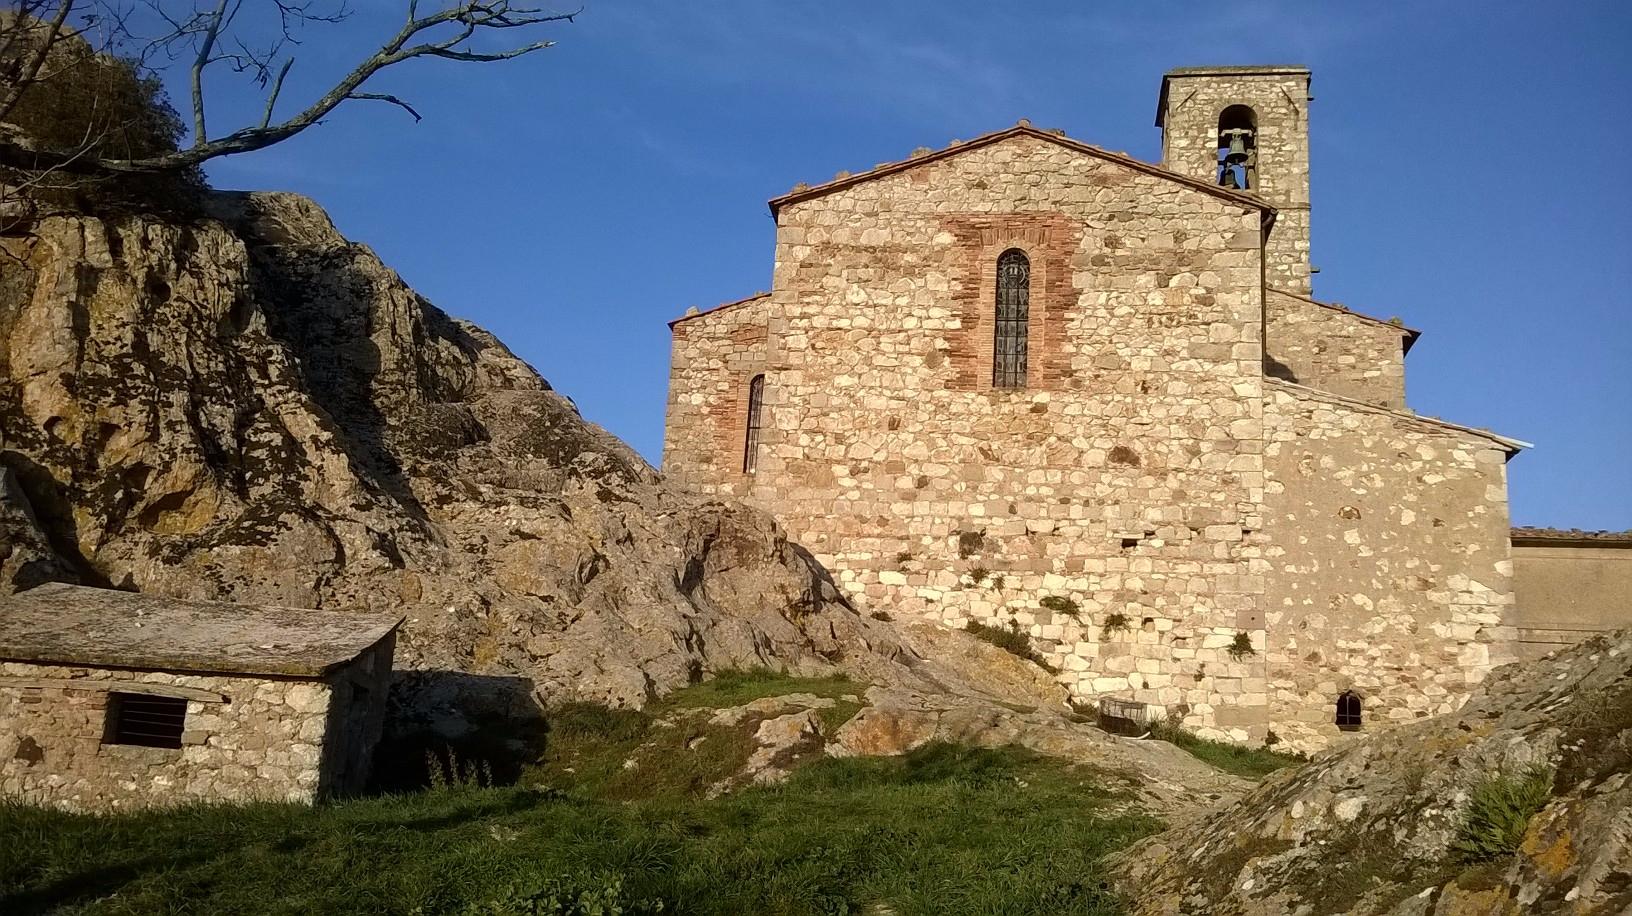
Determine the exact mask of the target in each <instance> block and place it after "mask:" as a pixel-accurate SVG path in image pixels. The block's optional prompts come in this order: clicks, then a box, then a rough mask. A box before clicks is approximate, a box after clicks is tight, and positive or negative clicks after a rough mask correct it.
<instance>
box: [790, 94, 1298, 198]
mask: <svg viewBox="0 0 1632 916" xmlns="http://www.w3.org/2000/svg"><path fill="white" fill-rule="evenodd" d="M1022 136H1024V137H1032V138H1035V139H1038V140H1045V141H1047V142H1049V143H1054V144H1057V145H1059V146H1063V147H1065V148H1066V149H1071V150H1076V151H1077V152H1080V153H1086V154H1088V155H1090V156H1097V157H1099V158H1101V159H1105V160H1106V161H1109V162H1114V163H1117V164H1118V165H1122V166H1126V167H1128V168H1132V169H1134V170H1136V171H1140V172H1144V173H1146V174H1149V175H1154V176H1156V177H1158V178H1166V179H1169V180H1171V181H1176V182H1178V183H1180V184H1185V185H1189V186H1191V187H1193V188H1195V189H1197V190H1199V191H1202V192H1204V193H1208V194H1212V195H1214V196H1217V197H1222V198H1224V199H1226V200H1230V201H1233V202H1235V203H1237V204H1240V205H1242V206H1245V207H1251V208H1253V209H1256V210H1259V211H1261V212H1263V213H1266V214H1268V217H1269V218H1270V219H1271V220H1273V219H1274V217H1275V207H1274V205H1273V204H1271V203H1269V202H1268V201H1266V200H1264V199H1263V198H1261V197H1259V196H1258V195H1256V194H1251V193H1248V192H1245V191H1232V190H1230V189H1229V188H1225V187H1222V186H1220V185H1215V184H1211V183H1209V182H1206V181H1202V180H1201V179H1199V178H1192V177H1191V176H1189V175H1181V174H1180V173H1178V172H1175V171H1172V170H1171V169H1167V168H1163V167H1162V166H1160V165H1156V164H1154V163H1150V162H1146V161H1144V160H1143V159H1135V158H1133V157H1132V156H1129V155H1128V154H1127V153H1117V152H1112V151H1110V150H1107V149H1104V148H1102V147H1098V146H1094V145H1093V144H1092V143H1085V142H1083V141H1081V140H1077V139H1075V138H1072V137H1069V136H1067V135H1066V134H1065V132H1064V131H1049V130H1042V129H1040V128H1037V127H1033V126H1032V124H1031V121H1029V120H1028V119H1025V118H1021V119H1020V122H1019V123H1017V124H1015V125H1014V126H1013V127H1006V128H1003V129H1002V130H994V131H991V132H989V133H985V134H981V135H980V136H978V137H975V138H974V139H973V140H962V141H955V142H953V143H951V144H950V145H948V146H946V147H943V148H941V149H938V150H934V151H931V152H928V153H923V154H920V155H917V156H909V157H907V158H906V159H899V160H896V161H894V162H884V163H880V164H878V165H875V166H873V167H872V168H870V169H868V170H867V171H865V172H857V173H855V174H853V175H849V174H844V173H840V175H841V177H838V178H834V179H832V180H831V181H826V182H823V183H822V184H818V185H811V186H806V187H803V188H801V187H799V186H798V185H795V186H794V190H792V191H789V192H788V193H786V194H783V195H780V196H778V197H773V198H771V199H770V201H769V202H768V206H769V207H770V208H771V216H773V217H774V216H776V214H777V212H778V211H779V210H780V209H781V208H782V207H783V206H784V205H786V204H790V203H798V202H800V201H805V200H810V199H812V198H816V197H821V196H823V195H826V194H831V193H833V192H834V191H838V190H842V189H844V188H848V187H851V186H853V185H857V184H861V183H862V182H864V181H872V180H873V179H875V178H883V177H884V176H886V175H893V174H895V173H896V172H901V171H905V170H907V169H909V168H912V167H914V166H918V165H925V164H927V163H930V162H936V161H939V160H941V159H946V158H948V157H950V156H954V155H956V154H958V153H962V152H967V151H968V150H971V149H976V148H978V147H982V146H989V145H991V144H993V143H997V142H1000V141H1003V140H1007V139H1010V138H1011V137H1022ZM801 184H802V182H801Z"/></svg>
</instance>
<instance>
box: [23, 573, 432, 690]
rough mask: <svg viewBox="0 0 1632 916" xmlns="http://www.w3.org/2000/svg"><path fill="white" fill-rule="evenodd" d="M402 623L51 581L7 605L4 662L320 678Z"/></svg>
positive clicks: (392, 617) (394, 618)
mask: <svg viewBox="0 0 1632 916" xmlns="http://www.w3.org/2000/svg"><path fill="white" fill-rule="evenodd" d="M401 623H402V616H401V615H400V614H363V613H355V614H354V613H349V612H343V611H314V610H302V609H296V608H284V607H264V606H257V605H248V604H229V603H227V602H224V601H184V600H182V599H179V598H164V597H160V596H157V595H142V594H137V593H136V592H121V591H113V590H111V589H103V588H86V587H83V586H79V585H64V584H62V583H59V582H52V583H48V584H46V585H41V586H39V587H37V588H33V589H30V590H28V591H26V592H19V593H17V594H15V595H11V596H9V597H6V598H0V660H4V661H18V662H35V663H42V664H60V665H89V666H93V667H105V668H144V669H152V670H160V671H194V672H207V673H213V674H265V675H283V676H286V677H308V678H316V677H322V676H324V675H326V674H328V673H329V672H331V671H333V670H335V669H336V668H339V667H340V666H342V665H345V664H346V663H348V662H350V661H352V660H353V659H355V658H357V656H359V655H361V654H363V652H365V651H367V650H368V649H371V648H373V647H374V645H375V644H377V643H378V642H379V641H380V640H382V639H384V638H386V637H387V636H389V635H390V634H391V632H392V631H393V630H395V629H396V628H397V626H398V625H400V624H401Z"/></svg>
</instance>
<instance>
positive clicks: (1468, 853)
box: [1451, 766, 1553, 864]
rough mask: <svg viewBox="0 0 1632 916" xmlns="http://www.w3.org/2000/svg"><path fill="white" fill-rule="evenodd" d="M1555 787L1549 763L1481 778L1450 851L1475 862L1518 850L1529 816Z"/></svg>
mask: <svg viewBox="0 0 1632 916" xmlns="http://www.w3.org/2000/svg"><path fill="white" fill-rule="evenodd" d="M1552 789H1553V770H1552V768H1551V767H1547V766H1534V767H1530V768H1529V769H1526V770H1524V771H1523V772H1521V773H1518V774H1516V775H1512V776H1509V775H1507V774H1504V773H1497V774H1495V775H1493V776H1489V777H1486V778H1485V779H1483V780H1481V781H1480V782H1479V784H1478V785H1476V786H1474V788H1473V792H1472V793H1471V794H1470V795H1469V796H1468V804H1467V807H1466V808H1464V809H1463V810H1462V820H1461V822H1460V823H1459V824H1458V825H1457V830H1456V838H1455V839H1454V840H1453V841H1452V842H1451V852H1452V853H1454V854H1455V856H1456V858H1457V860H1458V861H1461V862H1465V863H1472V864H1477V863H1480V862H1494V861H1496V860H1498V859H1505V858H1507V857H1509V856H1511V855H1513V853H1515V852H1518V851H1519V843H1520V842H1522V841H1523V840H1524V831H1525V829H1526V828H1527V827H1529V826H1530V818H1532V817H1534V816H1535V814H1536V812H1537V811H1540V810H1541V809H1542V808H1543V807H1545V806H1546V804H1547V799H1548V798H1550V797H1552Z"/></svg>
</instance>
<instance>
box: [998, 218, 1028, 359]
mask: <svg viewBox="0 0 1632 916" xmlns="http://www.w3.org/2000/svg"><path fill="white" fill-rule="evenodd" d="M1030 312H1031V262H1030V261H1029V260H1027V259H1026V253H1025V252H1023V251H1021V250H1020V249H1018V248H1010V249H1009V250H1008V251H1005V252H1003V253H1002V254H1001V255H999V256H998V258H997V328H996V330H995V331H994V332H993V335H994V336H993V339H992V387H993V388H1024V387H1026V330H1027V327H1026V326H1027V322H1028V320H1029V317H1030Z"/></svg>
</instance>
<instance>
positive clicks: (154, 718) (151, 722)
mask: <svg viewBox="0 0 1632 916" xmlns="http://www.w3.org/2000/svg"><path fill="white" fill-rule="evenodd" d="M186 726H187V701H186V700H183V699H179V698H177V697H161V696H153V695H151V694H145V693H109V694H108V722H107V731H106V732H105V733H104V736H103V739H102V743H104V744H134V745H137V746H140V747H169V748H179V747H181V733H182V731H183V730H184V729H185V728H186Z"/></svg>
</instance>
